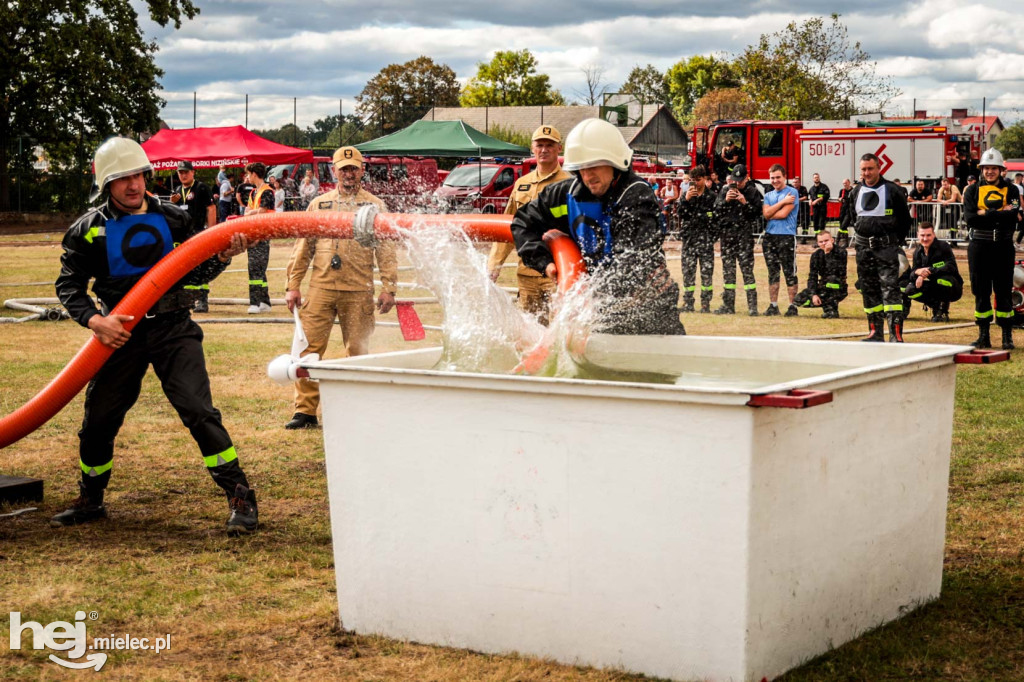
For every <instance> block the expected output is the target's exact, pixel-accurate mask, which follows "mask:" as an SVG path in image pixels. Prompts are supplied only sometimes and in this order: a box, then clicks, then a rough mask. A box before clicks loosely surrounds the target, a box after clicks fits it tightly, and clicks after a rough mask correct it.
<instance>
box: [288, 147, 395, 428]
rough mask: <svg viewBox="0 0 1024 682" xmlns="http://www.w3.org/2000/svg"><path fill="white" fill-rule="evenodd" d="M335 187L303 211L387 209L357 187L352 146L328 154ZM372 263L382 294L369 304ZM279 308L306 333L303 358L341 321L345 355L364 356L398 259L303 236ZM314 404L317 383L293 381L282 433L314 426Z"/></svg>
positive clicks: (345, 242) (358, 157) (388, 300)
mask: <svg viewBox="0 0 1024 682" xmlns="http://www.w3.org/2000/svg"><path fill="white" fill-rule="evenodd" d="M334 167H335V169H336V170H337V173H338V186H337V187H336V188H335V189H334V191H331V192H328V193H326V194H322V195H320V196H318V197H316V198H314V199H313V200H312V201H311V202H310V203H309V208H307V209H306V210H308V211H314V212H315V211H343V212H350V213H354V212H355V211H356V210H358V208H359V207H360V206H363V205H365V204H374V205H376V206H377V207H378V208H379V209H381V210H382V211H383V210H387V209H386V207H385V206H384V202H383V201H381V200H380V199H378V198H377V197H375V196H373V195H372V194H370V193H369V192H367V191H366V190H364V189H363V188H362V179H363V155H362V154H360V153H359V150H358V149H356V148H355V147H342V148H341V149H339V150H338V151H336V152H335V153H334ZM375 258H376V260H377V267H378V268H379V270H380V279H381V283H382V284H383V290H382V291H381V293H380V296H379V297H378V298H377V303H376V306H374V301H373V262H374V259H375ZM310 264H312V267H313V274H312V275H310V280H309V290H308V291H307V292H306V299H305V300H303V299H302V294H301V292H300V291H299V286H300V285H301V284H302V279H303V277H305V275H306V270H307V268H309V266H310ZM285 271H286V276H287V278H288V281H287V284H286V286H285V289H286V293H285V297H284V300H285V303H287V304H288V309H289V310H295V306H300V308H299V320H300V321H301V322H302V328H303V330H304V331H305V332H306V338H307V340H308V341H309V348H307V349H306V351H305V352H304V353H303V355H308V354H310V353H318V354H319V355H320V357H323V356H324V352H325V351H326V350H327V341H328V340H329V339H330V336H331V327H332V326H333V324H334V320H335V318H338V320H339V321H340V322H341V335H342V339H343V340H344V342H345V350H346V351H347V353H348V355H349V356H352V355H365V354H366V353H367V352H368V351H369V347H370V334H372V333H373V327H374V317H373V312H374V308H375V307H376V310H377V312H380V313H386V312H388V311H389V310H391V308H392V306H394V305H395V288H396V282H397V281H398V257H397V255H396V253H395V243H394V242H392V241H381V242H378V243H377V245H376V246H374V247H373V248H366V247H364V246H360V245H359V244H357V243H356V242H355V241H354V240H351V239H317V238H315V237H307V238H305V239H299V240H297V241H296V242H295V248H294V249H293V250H292V256H291V259H290V260H289V261H288V267H287V268H286V269H285ZM319 404H320V391H319V389H318V388H317V384H316V383H315V382H312V381H308V380H306V379H300V380H299V381H297V382H295V414H294V416H293V417H292V420H291V421H290V422H288V423H287V424H286V425H285V428H286V429H302V428H313V427H315V426H317V418H316V411H317V407H318V406H319Z"/></svg>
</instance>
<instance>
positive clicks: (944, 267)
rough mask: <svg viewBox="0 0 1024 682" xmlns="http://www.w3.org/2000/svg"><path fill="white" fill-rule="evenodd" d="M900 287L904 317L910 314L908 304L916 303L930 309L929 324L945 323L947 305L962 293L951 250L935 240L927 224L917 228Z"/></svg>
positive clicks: (960, 279) (947, 315) (933, 233)
mask: <svg viewBox="0 0 1024 682" xmlns="http://www.w3.org/2000/svg"><path fill="white" fill-rule="evenodd" d="M900 286H901V287H903V315H904V317H906V315H907V314H908V313H909V312H910V303H911V301H917V302H919V303H921V304H922V305H926V306H928V307H929V308H931V309H932V322H949V304H950V303H954V302H956V301H959V300H960V297H961V296H963V294H964V279H963V277H961V276H960V269H959V268H958V267H957V265H956V256H955V255H953V247H951V246H950V245H949V244H947V243H946V242H944V241H942V240H941V239H936V237H935V226H934V225H932V223H930V222H928V221H925V222H923V223H921V224H920V225H918V226H917V247H916V248H915V249H914V253H913V255H912V256H911V263H910V268H909V269H908V270H907V271H906V272H905V273H904V275H903V277H902V278H901V281H900Z"/></svg>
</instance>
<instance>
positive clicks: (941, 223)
mask: <svg viewBox="0 0 1024 682" xmlns="http://www.w3.org/2000/svg"><path fill="white" fill-rule="evenodd" d="M829 203H830V204H837V205H838V204H839V203H840V202H839V200H838V199H830V200H829ZM908 205H909V208H910V217H911V219H912V222H911V227H910V237H909V239H910V240H913V239H916V237H917V226H918V225H919V224H920V223H922V222H930V223H931V224H932V225H933V226H934V227H935V235H936V236H937V237H938V238H939V239H944V240H946V241H949V242H952V243H953V244H954V245H955V244H956V243H958V242H961V241H966V240H967V226H966V224H965V223H964V218H963V209H964V207H963V204H962V203H949V204H943V203H938V202H932V201H911V202H908ZM829 214H830V215H831V214H836V215H838V210H835V209H830V210H829ZM666 217H667V218H668V224H669V234H670V235H672V234H674V233H676V232H678V225H677V224H676V220H675V214H674V209H672V208H671V207H670V209H669V211H668V213H667V215H666ZM764 227H765V221H764V218H758V220H757V225H756V227H755V228H754V236H755V237H757V238H758V239H760V238H761V237H762V236H763V235H764ZM825 228H826V229H828V230H830V231H831V232H832V234H833V235H835V233H836V231H837V230H838V229H839V218H838V217H833V218H829V219H828V220H826V221H825ZM853 232H854V230H853V227H852V226H851V228H850V233H851V236H852V235H853ZM797 239H798V240H805V241H810V240H813V239H814V224H813V221H810V220H807V221H804V220H803V216H799V217H798V219H797Z"/></svg>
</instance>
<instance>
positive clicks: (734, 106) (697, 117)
mask: <svg viewBox="0 0 1024 682" xmlns="http://www.w3.org/2000/svg"><path fill="white" fill-rule="evenodd" d="M753 116H754V103H753V102H752V101H751V99H750V96H749V95H747V93H745V92H743V91H742V90H740V89H739V88H719V89H717V90H712V91H711V92H708V93H707V94H705V95H704V96H703V97H701V98H700V99H699V100H697V103H696V104H694V105H693V111H692V112H691V115H690V119H691V121H692V123H693V125H698V126H706V125H708V124H710V123H711V122H712V121H717V120H721V119H723V118H733V119H742V118H751V117H753Z"/></svg>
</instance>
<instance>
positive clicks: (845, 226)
mask: <svg viewBox="0 0 1024 682" xmlns="http://www.w3.org/2000/svg"><path fill="white" fill-rule="evenodd" d="M852 191H853V185H851V184H850V178H845V179H844V180H843V188H842V189H841V190H839V231H838V232H836V246H841V247H843V248H844V249H845V248H846V247H848V246H849V245H850V225H849V221H848V220H847V219H846V213H847V211H849V210H850V205H849V204H848V203H847V202H846V200H847V198H849V196H850V192H852Z"/></svg>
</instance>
